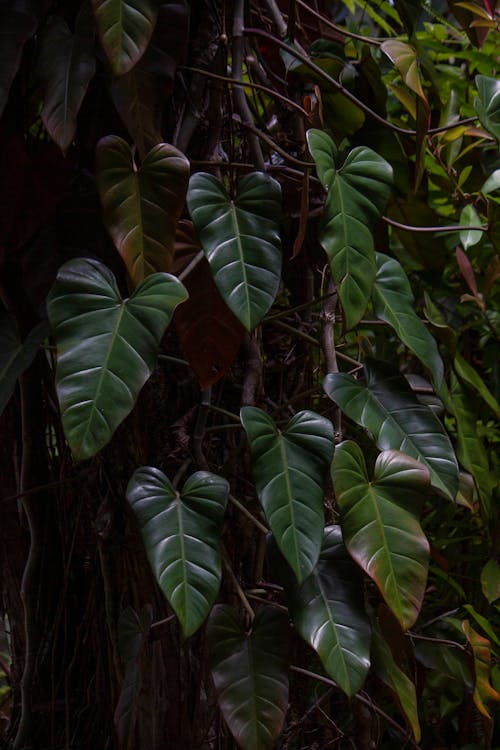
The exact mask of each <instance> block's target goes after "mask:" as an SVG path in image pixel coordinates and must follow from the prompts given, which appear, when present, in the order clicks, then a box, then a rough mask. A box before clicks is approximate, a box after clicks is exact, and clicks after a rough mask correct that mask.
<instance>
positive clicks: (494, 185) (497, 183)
mask: <svg viewBox="0 0 500 750" xmlns="http://www.w3.org/2000/svg"><path fill="white" fill-rule="evenodd" d="M499 189H500V169H495V170H494V172H492V173H491V174H490V176H489V177H488V179H487V180H485V182H484V183H483V186H482V188H481V192H482V193H484V194H485V195H486V194H487V193H494V192H495V191H496V190H499Z"/></svg>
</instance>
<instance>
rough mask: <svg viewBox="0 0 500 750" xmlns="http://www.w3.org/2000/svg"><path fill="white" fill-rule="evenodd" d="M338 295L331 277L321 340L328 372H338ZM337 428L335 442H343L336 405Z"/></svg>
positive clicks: (324, 307)
mask: <svg viewBox="0 0 500 750" xmlns="http://www.w3.org/2000/svg"><path fill="white" fill-rule="evenodd" d="M337 302H338V297H337V295H336V294H335V285H334V283H333V280H332V279H331V278H330V280H329V282H328V296H327V298H326V299H325V301H324V303H323V310H322V311H321V341H322V345H323V353H324V355H325V365H326V372H327V373H329V372H338V371H339V367H338V364H337V351H336V349H335V311H336V309H337ZM333 423H334V428H335V442H336V443H340V442H342V411H341V409H340V407H338V406H336V407H335V410H334V418H333Z"/></svg>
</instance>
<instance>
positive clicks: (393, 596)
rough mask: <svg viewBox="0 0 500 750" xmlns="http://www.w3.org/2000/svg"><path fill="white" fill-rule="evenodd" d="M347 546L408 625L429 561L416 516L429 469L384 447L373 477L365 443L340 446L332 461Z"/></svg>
mask: <svg viewBox="0 0 500 750" xmlns="http://www.w3.org/2000/svg"><path fill="white" fill-rule="evenodd" d="M332 477H333V486H334V489H335V497H336V499H337V503H338V506H339V508H340V512H341V526H342V532H343V535H344V541H345V545H346V547H347V549H348V551H349V554H350V555H351V557H353V558H354V560H356V562H357V563H358V565H360V566H361V568H362V569H363V570H364V571H365V573H367V575H369V576H370V578H372V580H373V581H374V582H375V583H376V584H377V586H378V588H379V589H380V592H381V594H382V596H383V597H384V599H385V601H386V603H387V605H388V606H389V607H390V609H391V611H392V612H393V613H394V615H395V617H396V618H397V620H398V622H399V623H400V624H401V627H402V628H403V629H404V630H407V629H408V628H409V627H411V625H413V623H414V622H415V620H416V619H417V617H418V613H419V612H420V608H421V606H422V601H423V598H424V592H425V585H426V581H427V569H428V565H429V544H428V542H427V539H426V538H425V535H424V533H423V531H422V529H421V526H420V523H419V520H418V515H419V511H420V506H421V504H422V502H423V498H424V496H425V493H426V489H427V487H428V484H429V472H428V471H427V469H426V468H425V467H424V466H422V464H420V463H419V462H418V461H416V460H415V459H413V458H410V457H409V456H405V455H404V453H400V452H399V451H384V452H383V453H381V454H380V455H379V457H378V459H377V462H376V464H375V470H374V475H373V480H371V481H370V480H369V478H368V474H367V469H366V464H365V460H364V457H363V454H362V452H361V448H360V447H359V446H358V445H357V444H356V443H354V442H352V441H346V442H344V443H341V444H340V445H339V446H337V448H336V451H335V456H334V459H333V466H332Z"/></svg>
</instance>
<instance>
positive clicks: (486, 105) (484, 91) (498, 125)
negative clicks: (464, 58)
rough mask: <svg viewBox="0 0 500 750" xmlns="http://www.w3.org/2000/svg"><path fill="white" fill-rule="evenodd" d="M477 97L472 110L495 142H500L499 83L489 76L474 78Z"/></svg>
mask: <svg viewBox="0 0 500 750" xmlns="http://www.w3.org/2000/svg"><path fill="white" fill-rule="evenodd" d="M476 86H477V90H478V93H479V97H478V98H477V99H476V100H475V101H474V109H475V110H476V113H477V116H478V117H479V120H480V122H481V125H482V126H483V127H484V128H486V130H488V131H489V132H490V133H491V134H492V135H494V136H495V138H496V139H497V141H500V81H499V80H497V79H496V78H490V77H489V76H483V75H479V76H476Z"/></svg>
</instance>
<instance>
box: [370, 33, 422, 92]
mask: <svg viewBox="0 0 500 750" xmlns="http://www.w3.org/2000/svg"><path fill="white" fill-rule="evenodd" d="M380 49H381V50H382V52H385V54H386V55H387V57H388V58H389V60H391V62H393V63H394V65H395V66H396V68H397V69H398V71H399V72H400V73H401V77H402V79H403V81H404V82H405V84H406V85H407V86H408V88H410V89H411V90H412V91H413V92H414V93H415V94H416V95H417V96H419V97H420V98H421V99H423V100H424V101H427V100H426V96H425V93H424V90H423V88H422V81H421V80H420V73H419V69H418V59H417V51H416V50H415V48H414V47H412V46H411V45H410V44H406V42H401V41H399V40H398V39H388V40H387V41H385V42H382V44H381V45H380Z"/></svg>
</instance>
